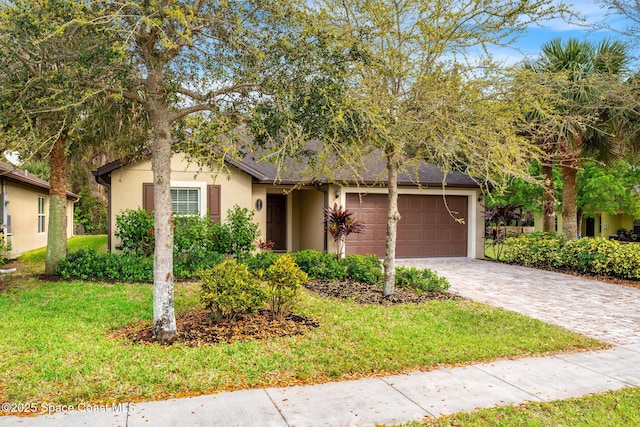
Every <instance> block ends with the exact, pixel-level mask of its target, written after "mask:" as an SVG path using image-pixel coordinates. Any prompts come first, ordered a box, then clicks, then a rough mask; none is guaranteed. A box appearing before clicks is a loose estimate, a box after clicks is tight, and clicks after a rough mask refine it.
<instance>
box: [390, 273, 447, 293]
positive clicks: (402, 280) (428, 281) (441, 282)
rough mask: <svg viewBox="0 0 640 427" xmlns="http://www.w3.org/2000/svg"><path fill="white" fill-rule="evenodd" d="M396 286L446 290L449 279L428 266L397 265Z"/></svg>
mask: <svg viewBox="0 0 640 427" xmlns="http://www.w3.org/2000/svg"><path fill="white" fill-rule="evenodd" d="M396 286H399V287H404V288H411V289H415V290H416V291H418V292H444V291H446V290H447V289H449V287H450V286H451V285H450V284H449V281H448V280H447V279H446V278H444V277H441V276H438V275H437V274H436V273H435V272H433V271H432V270H429V269H428V268H425V269H422V270H420V269H418V268H415V267H396Z"/></svg>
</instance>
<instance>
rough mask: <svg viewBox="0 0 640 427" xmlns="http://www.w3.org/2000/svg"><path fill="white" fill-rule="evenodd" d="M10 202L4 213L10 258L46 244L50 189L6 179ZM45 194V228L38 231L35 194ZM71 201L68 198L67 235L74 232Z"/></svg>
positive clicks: (36, 195) (69, 235)
mask: <svg viewBox="0 0 640 427" xmlns="http://www.w3.org/2000/svg"><path fill="white" fill-rule="evenodd" d="M4 188H5V191H6V195H7V198H6V200H7V201H8V202H9V203H8V204H7V213H8V215H10V216H11V234H12V235H11V236H10V237H9V239H10V240H11V252H10V253H9V254H7V256H8V257H9V258H17V257H18V256H20V255H21V254H22V253H23V252H26V251H30V250H33V249H38V248H43V247H45V246H47V232H48V230H49V192H48V190H44V189H43V190H39V189H36V188H32V187H29V186H24V185H20V184H17V183H12V182H6V183H5V187H4ZM39 196H43V197H45V210H44V213H45V231H44V232H43V233H38V197H39ZM73 208H74V203H73V201H71V200H68V199H67V237H71V236H73Z"/></svg>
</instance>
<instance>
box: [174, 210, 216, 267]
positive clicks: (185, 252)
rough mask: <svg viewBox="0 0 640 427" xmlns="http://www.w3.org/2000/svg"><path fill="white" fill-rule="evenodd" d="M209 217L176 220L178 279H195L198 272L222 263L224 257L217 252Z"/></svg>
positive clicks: (212, 226)
mask: <svg viewBox="0 0 640 427" xmlns="http://www.w3.org/2000/svg"><path fill="white" fill-rule="evenodd" d="M215 226H216V225H215V223H214V222H213V221H212V220H211V219H210V218H209V217H199V216H185V217H177V218H175V219H174V234H173V245H174V246H173V260H174V266H173V272H174V274H175V276H176V277H193V276H194V275H195V273H196V272H197V271H198V270H203V269H205V268H211V267H213V266H214V265H216V264H219V263H220V262H222V260H223V258H224V255H223V254H221V253H219V252H217V251H216V250H215V244H214V240H213V229H214V228H215Z"/></svg>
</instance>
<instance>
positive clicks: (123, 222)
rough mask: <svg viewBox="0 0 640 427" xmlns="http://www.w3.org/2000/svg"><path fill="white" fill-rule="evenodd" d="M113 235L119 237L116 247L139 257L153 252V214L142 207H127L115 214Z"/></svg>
mask: <svg viewBox="0 0 640 427" xmlns="http://www.w3.org/2000/svg"><path fill="white" fill-rule="evenodd" d="M114 234H115V236H116V237H117V238H118V239H120V243H119V244H118V245H116V249H118V250H121V251H123V252H125V253H131V254H134V255H137V256H141V257H148V256H149V255H151V254H152V253H153V249H154V246H155V237H154V229H153V215H151V214H149V213H147V211H145V210H144V209H127V210H125V211H124V212H122V213H121V214H120V215H118V216H116V231H115V233H114Z"/></svg>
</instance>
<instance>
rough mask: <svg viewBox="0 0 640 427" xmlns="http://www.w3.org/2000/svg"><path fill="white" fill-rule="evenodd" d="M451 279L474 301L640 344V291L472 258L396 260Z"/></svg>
mask: <svg viewBox="0 0 640 427" xmlns="http://www.w3.org/2000/svg"><path fill="white" fill-rule="evenodd" d="M397 263H398V265H405V266H409V267H411V266H414V267H418V268H430V269H432V270H435V271H436V272H438V274H440V275H442V276H444V277H446V278H447V279H449V282H450V283H451V291H452V292H454V293H456V294H459V295H461V296H463V297H466V298H470V299H473V300H475V301H480V302H484V303H487V304H490V305H493V306H496V307H501V308H504V309H507V310H511V311H516V312H518V313H522V314H524V315H527V316H530V317H533V318H536V319H539V320H542V321H545V322H548V323H553V324H555V325H559V326H562V327H565V328H567V329H570V330H573V331H576V332H580V333H582V334H585V335H588V336H590V337H593V338H597V339H599V340H602V341H605V342H608V343H611V344H619V345H627V344H638V343H640V289H636V288H630V287H625V286H622V285H616V284H611V283H606V282H601V281H597V280H593V279H589V278H583V277H576V276H572V275H569V274H562V273H556V272H551V271H544V270H537V269H534V268H527V267H520V266H514V265H508V264H500V263H496V262H492V261H484V260H476V259H469V258H430V259H423V260H398V261H397Z"/></svg>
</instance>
